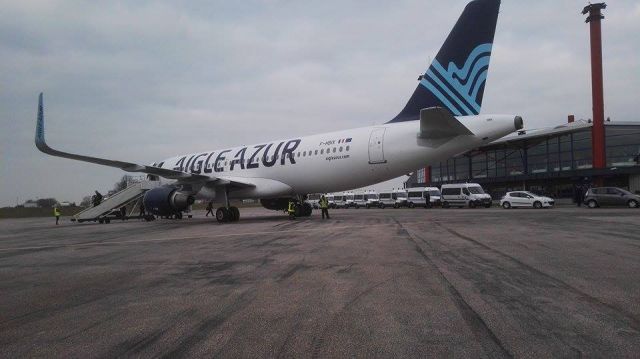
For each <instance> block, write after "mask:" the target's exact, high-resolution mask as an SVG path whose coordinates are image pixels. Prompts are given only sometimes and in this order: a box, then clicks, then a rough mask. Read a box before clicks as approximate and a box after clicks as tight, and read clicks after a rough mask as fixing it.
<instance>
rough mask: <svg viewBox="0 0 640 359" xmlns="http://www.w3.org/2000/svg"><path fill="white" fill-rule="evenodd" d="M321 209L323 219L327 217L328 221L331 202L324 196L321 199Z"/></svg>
mask: <svg viewBox="0 0 640 359" xmlns="http://www.w3.org/2000/svg"><path fill="white" fill-rule="evenodd" d="M320 209H321V210H322V219H324V216H325V215H326V216H327V219H329V218H330V217H329V201H328V200H327V197H325V196H324V195H322V197H320Z"/></svg>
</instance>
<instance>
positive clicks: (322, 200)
mask: <svg viewBox="0 0 640 359" xmlns="http://www.w3.org/2000/svg"><path fill="white" fill-rule="evenodd" d="M320 208H329V201H328V200H327V198H326V197H325V198H320Z"/></svg>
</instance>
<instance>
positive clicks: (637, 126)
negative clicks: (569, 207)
mask: <svg viewBox="0 0 640 359" xmlns="http://www.w3.org/2000/svg"><path fill="white" fill-rule="evenodd" d="M569 120H570V121H571V122H569V123H567V124H565V125H561V126H557V127H553V128H547V129H543V130H535V131H520V132H519V133H518V134H514V135H510V136H507V137H505V138H502V139H500V140H498V141H495V142H493V143H491V144H489V145H487V146H485V147H481V148H478V149H476V150H474V151H471V152H468V153H465V154H463V155H460V156H457V157H455V158H450V159H448V160H447V161H445V162H441V163H438V164H434V165H432V166H428V167H425V168H421V169H418V170H416V171H415V172H414V173H413V174H412V175H411V176H410V177H409V179H408V180H407V182H406V183H405V186H406V187H407V188H409V187H417V186H440V185H442V184H447V183H459V182H475V183H479V184H481V185H482V186H483V187H484V188H485V190H486V191H487V192H489V193H491V194H492V195H493V196H494V198H495V196H501V195H503V194H504V193H505V192H507V191H512V190H531V191H534V192H538V193H541V194H546V195H549V196H552V197H555V198H570V197H572V196H573V189H574V186H575V185H577V184H587V185H591V186H603V185H604V186H616V187H621V188H626V189H628V190H630V191H632V192H640V159H639V155H640V122H610V121H606V122H605V123H604V134H605V136H604V139H605V141H604V144H603V145H599V144H598V142H597V141H593V139H592V132H593V127H594V126H593V123H591V122H586V121H579V122H572V117H570V119H569ZM594 146H595V149H594ZM598 147H601V148H598ZM602 152H603V153H602ZM594 156H602V158H604V159H605V164H604V166H601V168H597V166H594V161H593V158H594ZM498 198H499V197H498Z"/></svg>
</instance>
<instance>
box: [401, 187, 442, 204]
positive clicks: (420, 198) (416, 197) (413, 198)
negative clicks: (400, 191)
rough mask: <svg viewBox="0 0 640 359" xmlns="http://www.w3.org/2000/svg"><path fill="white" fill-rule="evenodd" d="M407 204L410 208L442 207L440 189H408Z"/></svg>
mask: <svg viewBox="0 0 640 359" xmlns="http://www.w3.org/2000/svg"><path fill="white" fill-rule="evenodd" d="M427 194H429V204H427ZM407 202H408V206H409V208H413V207H415V206H419V207H425V208H428V207H433V206H437V205H440V190H439V189H438V187H413V188H408V189H407Z"/></svg>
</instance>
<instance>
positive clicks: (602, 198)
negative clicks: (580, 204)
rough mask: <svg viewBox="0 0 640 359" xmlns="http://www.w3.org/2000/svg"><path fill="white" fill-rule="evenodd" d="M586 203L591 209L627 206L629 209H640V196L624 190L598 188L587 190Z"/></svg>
mask: <svg viewBox="0 0 640 359" xmlns="http://www.w3.org/2000/svg"><path fill="white" fill-rule="evenodd" d="M584 203H586V204H587V206H588V207H589V208H596V207H600V206H627V207H629V208H638V207H639V205H640V196H638V195H636V194H633V193H631V192H629V191H627V190H624V189H622V188H617V187H596V188H589V190H587V193H586V195H585V197H584Z"/></svg>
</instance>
